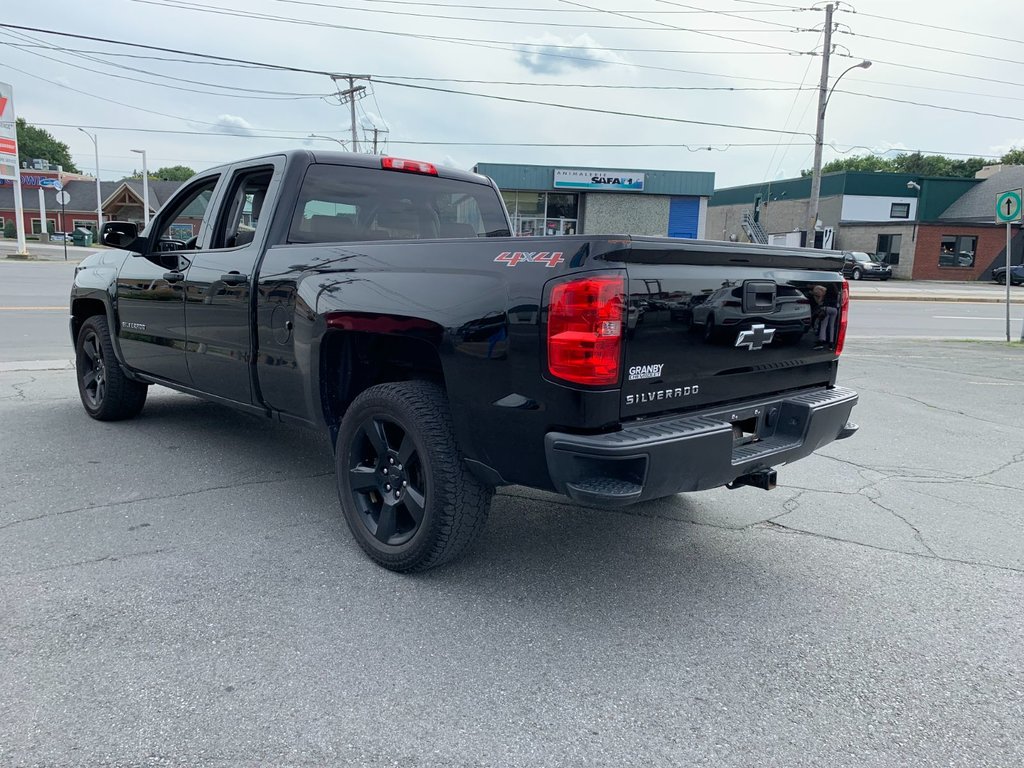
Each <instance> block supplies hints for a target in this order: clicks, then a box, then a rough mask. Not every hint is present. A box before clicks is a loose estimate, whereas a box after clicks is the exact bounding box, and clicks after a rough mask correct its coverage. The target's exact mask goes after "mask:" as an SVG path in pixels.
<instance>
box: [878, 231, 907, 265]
mask: <svg viewBox="0 0 1024 768" xmlns="http://www.w3.org/2000/svg"><path fill="white" fill-rule="evenodd" d="M902 242H903V235H879V236H878V247H877V248H875V256H877V257H878V258H879V260H880V261H881V262H882V263H883V264H899V263H900V245H901V244H902Z"/></svg>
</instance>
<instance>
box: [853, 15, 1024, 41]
mask: <svg viewBox="0 0 1024 768" xmlns="http://www.w3.org/2000/svg"><path fill="white" fill-rule="evenodd" d="M839 10H840V11H843V12H845V13H855V14H857V15H858V16H866V17H868V18H871V19H880V20H881V21H891V22H894V23H896V24H909V25H910V26H912V27H922V28H924V29H936V30H939V31H940V32H951V31H953V32H956V34H958V35H970V36H972V37H983V38H986V39H988V40H1000V41H1002V42H1004V43H1017V44H1018V45H1021V44H1024V40H1021V39H1020V38H1019V37H1016V38H1014V37H1000V36H999V35H989V34H986V33H984V32H971V31H970V30H967V29H956V30H950V28H949V27H940V26H938V25H936V24H925V23H924V22H922V21H918V20H917V19H915V20H914V21H910V20H908V19H896V18H893V17H892V16H880V15H878V14H876V13H865V12H863V11H854V10H849V11H847V10H846V9H845V8H840V9H839Z"/></svg>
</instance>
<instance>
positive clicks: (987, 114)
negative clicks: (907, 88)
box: [838, 88, 1024, 123]
mask: <svg viewBox="0 0 1024 768" xmlns="http://www.w3.org/2000/svg"><path fill="white" fill-rule="evenodd" d="M838 92H839V93H845V94H847V95H849V96H860V97H862V98H865V99H878V100H880V101H889V102H893V103H896V104H910V105H912V106H915V107H925V108H927V109H940V110H942V111H944V112H960V113H962V114H965V115H979V116H981V117H994V118H996V119H998V120H1013V121H1015V122H1018V123H1024V117H1015V116H1013V115H997V114H994V113H992V112H978V111H976V110H973V109H959V108H957V107H943V106H939V105H938V104H926V103H924V102H920V101H909V100H907V99H894V98H891V97H889V96H879V95H878V94H876V93H859V92H857V91H847V90H845V89H842V88H841V89H839V91H838Z"/></svg>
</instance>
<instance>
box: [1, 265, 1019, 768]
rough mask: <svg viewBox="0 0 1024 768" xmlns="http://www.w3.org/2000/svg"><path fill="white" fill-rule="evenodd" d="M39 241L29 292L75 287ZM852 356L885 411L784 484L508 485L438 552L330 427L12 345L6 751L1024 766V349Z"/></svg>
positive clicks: (77, 758) (935, 344) (154, 758)
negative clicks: (374, 503) (388, 532)
mask: <svg viewBox="0 0 1024 768" xmlns="http://www.w3.org/2000/svg"><path fill="white" fill-rule="evenodd" d="M10 268H11V267H10V266H9V265H0V285H2V286H12V287H11V288H8V287H4V288H3V296H4V297H5V298H4V299H3V303H2V305H3V306H13V305H14V304H13V302H15V301H19V300H23V301H24V302H25V303H28V302H30V301H32V302H35V301H39V302H43V303H45V302H47V301H49V300H50V298H48V296H50V295H51V294H52V293H53V291H40V292H39V293H38V294H36V295H32V294H31V288H30V287H29V286H28V284H25V283H18V282H17V280H18V279H19V278H18V277H17V275H18V272H10V271H9V269H10ZM21 268H24V269H36V270H41V269H51V268H52V267H51V266H48V265H38V264H36V265H20V267H19V269H21ZM24 274H36V275H38V274H50V273H42V272H36V273H24ZM52 274H58V273H52ZM5 276H6V279H3V278H4V277H5ZM18 285H20V286H21V287H20V288H18V289H15V288H14V287H13V286H18ZM880 303H881V302H880ZM920 303H921V304H925V302H920ZM888 304H889V305H890V309H888V310H886V309H884V308H883V309H880V310H879V311H880V312H897V311H899V310H900V307H898V306H897V307H894V306H891V305H892V304H893V302H889V303H888ZM22 306H24V304H22ZM955 306H956V307H957V309H956V312H955V313H963V312H964V307H963V305H955ZM920 309H921V312H922V313H921V314H920V315H911V316H904V319H905V322H907V323H921V324H922V325H923V324H926V320H927V319H928V318H931V319H932V320H935V319H936V318H935V315H939V314H946V313H947V312H948V313H949V314H955V313H954V312H953V311H952V310H947V309H946V308H945V307H941V308H937V307H935V306H932V305H929V306H927V307H921V308H920ZM997 311H998V308H997ZM929 312H930V313H933V314H932V315H928V314H927V313H929ZM25 313H26V310H11V311H10V314H9V319H10V321H11V322H12V323H13V324H14V325H13V327H20V325H21V321H20V320H18V318H23V317H27V316H28V315H27V314H25ZM892 316H896V315H892ZM43 317H50V315H43ZM914 318H917V319H914ZM52 319H53V322H54V323H59V324H60V327H61V332H62V333H63V316H62V315H61V312H58V311H54V312H53V315H52ZM0 320H2V318H0ZM26 322H27V321H26ZM40 322H41V321H40ZM953 322H955V321H953ZM962 322H963V325H958V326H955V327H956V328H957V329H960V328H969V327H971V326H970V323H971V321H962ZM976 322H977V323H980V322H982V321H976ZM904 330H906V329H905V328H904ZM957 332H960V331H959V330H958V331H957ZM10 344H11V342H10V339H9V336H8V335H7V333H4V334H3V335H0V360H9V359H11V358H10V356H11V354H13V353H12V352H11V351H10V349H9V347H10ZM33 344H35V346H33ZM49 344H50V342H48V341H46V340H45V339H43V340H39V341H37V342H33V341H32V337H31V335H30V336H29V338H28V340H27V341H26V342H25V349H26V352H27V353H31V354H34V355H37V356H38V357H36V358H33V359H41V360H45V359H47V358H46V357H43V355H51V354H59V356H62V357H66V356H67V349H68V347H67V345H66V343H62V345H61V346H59V347H55V348H52V349H51V348H50V346H49ZM12 367H13V368H17V367H18V366H17V365H13V366H12ZM840 378H841V382H842V383H843V384H846V385H849V386H852V387H854V388H856V389H858V390H859V391H860V393H861V403H860V405H859V406H858V408H857V410H856V412H855V418H856V420H857V421H858V422H859V423H860V424H861V427H862V429H861V431H860V432H859V433H858V434H857V435H856V436H855V437H854V438H853V439H850V440H847V441H844V442H841V443H836V444H833V445H831V446H828V447H827V448H826V449H824V450H822V451H821V452H820V453H819V454H818V455H816V456H814V457H811V458H809V459H807V460H805V461H802V462H799V463H797V464H794V465H792V466H787V467H782V468H781V469H780V472H779V481H780V486H779V488H778V489H776V490H775V491H772V492H770V493H766V492H763V491H758V490H755V489H751V488H742V489H739V490H736V491H728V490H725V489H720V490H716V491H711V492H707V493H702V494H693V495H686V496H679V497H674V498H671V499H666V500H662V501H658V502H652V503H648V504H644V505H640V506H638V507H634V508H630V509H626V510H619V511H607V510H598V509H592V508H587V507H581V506H578V505H575V504H571V503H569V502H568V501H567V500H566V499H564V498H560V497H555V496H551V495H548V494H544V493H539V492H535V491H530V490H527V489H523V488H506V489H502V490H501V491H500V492H499V494H498V496H497V497H496V500H495V502H494V506H493V509H492V513H491V519H490V522H489V524H488V528H487V530H486V531H485V534H484V536H483V538H482V540H481V541H480V542H479V544H478V546H476V547H475V548H474V549H473V551H472V552H470V553H469V555H468V556H467V557H466V558H465V559H464V560H462V561H460V562H458V563H456V564H453V565H451V566H448V567H445V568H442V569H438V570H436V571H432V572H430V573H428V574H426V575H421V576H415V577H407V576H398V575H395V574H391V573H388V572H386V571H383V570H381V569H379V568H377V567H376V566H374V565H372V564H371V563H370V562H369V561H368V560H367V559H366V558H365V557H364V556H363V554H362V553H361V551H360V550H359V548H358V547H357V546H356V545H355V544H354V542H353V541H352V539H351V537H350V535H349V533H348V531H347V530H346V528H345V524H344V521H343V519H342V517H341V515H340V513H339V510H338V505H337V499H336V496H335V489H334V481H333V473H332V460H331V456H330V450H329V446H328V445H327V444H326V443H325V442H324V441H323V440H321V439H320V438H319V437H318V436H316V435H314V434H310V433H306V432H303V431H299V430H297V429H293V428H290V427H287V426H285V425H281V424H275V423H272V422H267V421H263V420H259V419H256V418H254V417H250V416H246V415H241V414H238V413H235V412H233V411H229V410H227V409H225V408H222V407H219V406H216V405H212V404H207V403H202V402H200V401H197V400H194V399H192V398H189V397H186V396H182V395H178V394H175V393H172V392H169V391H167V390H162V389H159V388H154V391H153V393H152V394H151V398H150V401H149V402H148V404H147V406H146V409H145V411H144V412H143V414H142V416H141V417H140V418H139V419H138V420H136V421H133V422H128V423H120V424H100V423H97V422H93V421H91V420H90V419H88V417H86V416H85V414H84V412H83V410H82V408H81V405H80V403H79V402H78V397H77V392H76V387H75V381H74V374H73V372H72V371H70V370H38V371H35V370H10V369H9V370H4V369H3V368H0V424H2V425H3V436H4V439H3V440H0V467H3V489H4V492H3V494H2V496H0V622H2V627H3V631H2V633H0V691H2V692H3V693H2V695H0V722H2V723H3V724H4V727H3V728H0V765H3V766H61V767H62V768H63V767H65V766H67V767H70V768H77V767H79V766H80V767H82V768H85V766H96V765H104V766H110V767H112V768H121V767H124V768H127V767H128V766H133V767H134V766H145V765H153V766H165V767H171V768H179V767H180V768H185V767H186V766H188V767H189V768H192V767H193V766H202V767H203V768H207V767H216V768H221V767H223V768H229V767H230V768H239V767H241V766H263V765H275V766H309V767H310V768H313V767H314V766H315V767H317V768H320V767H321V766H347V765H374V766H401V768H418V767H423V768H426V767H427V766H431V767H433V766H466V767H467V768H468V767H469V766H512V767H518V766H524V767H525V766H529V767H530V768H537V767H541V768H543V767H545V766H568V765H594V766H609V767H612V766H614V767H615V768H619V767H631V766H637V767H639V766H644V767H646V766H662V765H665V766H668V765H708V766H716V768H717V767H719V766H726V767H727V768H731V767H733V766H735V767H736V768H747V767H748V766H751V765H779V766H787V767H790V766H792V767H797V768H798V767H802V766H808V767H810V766H821V765H829V766H841V767H846V766H849V767H850V768H854V767H856V768H865V767H866V768H873V767H876V766H877V767H878V768H883V767H884V768H889V767H890V766H894V765H908V766H909V765H912V766H915V768H918V767H919V766H921V767H924V766H941V767H942V768H948V767H949V766H965V767H966V766H970V767H971V768H975V767H982V768H984V767H986V766H992V767H993V768H1005V767H1006V766H1011V765H1021V764H1024V697H1022V696H1021V690H1022V685H1024V653H1022V651H1021V637H1022V636H1024V614H1022V612H1021V605H1022V603H1024V512H1022V510H1021V504H1020V498H1021V494H1022V493H1024V473H1022V468H1024V445H1022V441H1021V437H1020V435H1021V434H1022V431H1024V410H1022V409H1021V407H1020V403H1021V397H1022V395H1024V349H1021V348H1020V347H1017V346H1014V347H1007V346H1006V345H1003V344H999V343H959V342H950V341H927V340H901V339H892V338H890V339H889V340H888V341H887V343H885V344H878V343H877V341H875V340H872V339H867V338H864V339H858V338H853V339H852V340H851V342H850V343H849V346H848V349H847V352H846V353H844V356H843V362H842V365H841V376H840Z"/></svg>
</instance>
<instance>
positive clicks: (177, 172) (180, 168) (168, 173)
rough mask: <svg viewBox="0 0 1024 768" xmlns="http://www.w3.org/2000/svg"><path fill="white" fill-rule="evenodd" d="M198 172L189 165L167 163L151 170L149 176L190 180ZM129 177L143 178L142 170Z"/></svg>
mask: <svg viewBox="0 0 1024 768" xmlns="http://www.w3.org/2000/svg"><path fill="white" fill-rule="evenodd" d="M195 175H196V172H195V171H193V170H192V169H191V168H189V167H188V166H187V165H165V166H164V167H163V168H157V169H156V170H155V171H150V172H149V178H150V179H152V180H155V181H188V180H189V179H191V178H192V177H193V176H195ZM129 178H132V179H141V178H142V171H138V170H137V171H135V173H133V174H132V175H131V176H130V177H129Z"/></svg>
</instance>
